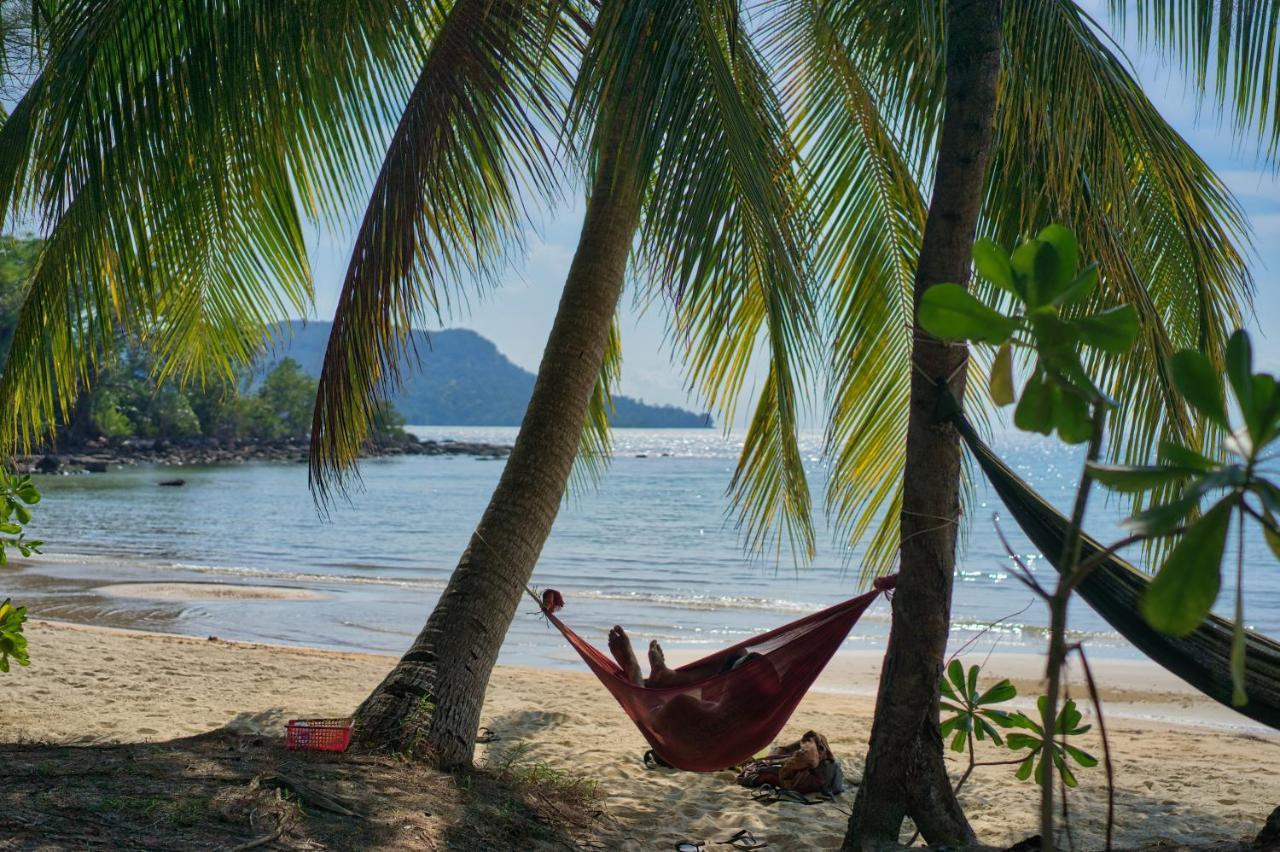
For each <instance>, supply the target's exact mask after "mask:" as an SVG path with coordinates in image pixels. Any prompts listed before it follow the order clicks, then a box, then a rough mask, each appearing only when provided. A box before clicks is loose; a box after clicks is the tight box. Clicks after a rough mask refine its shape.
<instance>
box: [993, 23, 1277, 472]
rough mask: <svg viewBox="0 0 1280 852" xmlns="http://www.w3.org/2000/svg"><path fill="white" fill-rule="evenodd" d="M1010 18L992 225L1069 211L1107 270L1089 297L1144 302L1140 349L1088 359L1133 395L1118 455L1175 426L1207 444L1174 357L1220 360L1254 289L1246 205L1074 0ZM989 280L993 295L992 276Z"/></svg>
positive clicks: (1020, 223) (1149, 444) (1023, 232)
mask: <svg viewBox="0 0 1280 852" xmlns="http://www.w3.org/2000/svg"><path fill="white" fill-rule="evenodd" d="M1007 27H1008V38H1007V43H1008V45H1009V52H1008V63H1007V66H1006V68H1007V71H1006V74H1005V76H1004V85H1003V87H1002V90H1001V102H1000V107H999V118H998V122H997V141H996V156H995V157H994V159H993V163H992V166H991V173H992V180H991V183H990V190H989V196H988V203H987V208H988V209H987V213H986V217H985V231H986V232H987V233H988V234H990V235H992V236H993V237H994V238H995V239H997V240H999V241H1002V242H1004V243H1006V244H1009V243H1012V242H1013V241H1014V240H1015V239H1016V238H1025V237H1026V236H1029V235H1030V234H1031V232H1033V231H1034V230H1035V229H1038V228H1039V227H1042V226H1043V225H1046V224H1048V223H1050V222H1062V223H1065V224H1067V225H1068V226H1069V227H1071V228H1073V229H1074V230H1075V231H1076V233H1077V236H1078V237H1079V239H1080V243H1081V251H1082V253H1083V255H1082V256H1084V257H1087V258H1091V259H1096V260H1097V261H1098V264H1099V268H1100V270H1101V272H1102V286H1101V287H1100V288H1099V290H1098V293H1097V295H1096V297H1095V299H1094V301H1093V303H1092V304H1089V305H1084V306H1082V307H1081V310H1082V311H1090V312H1091V311H1096V310H1098V309H1100V308H1103V307H1107V306H1111V305H1114V304H1117V303H1120V302H1128V303H1130V304H1132V305H1134V306H1135V307H1136V308H1137V310H1138V313H1139V316H1140V317H1141V320H1142V322H1141V332H1140V337H1139V342H1138V344H1137V345H1136V346H1135V347H1134V349H1133V350H1132V351H1131V352H1129V353H1128V354H1126V355H1124V356H1098V357H1096V358H1095V359H1094V361H1093V362H1092V363H1091V364H1090V365H1089V366H1090V368H1091V370H1092V372H1093V374H1094V376H1095V377H1096V380H1097V381H1098V383H1099V385H1100V386H1101V387H1103V388H1104V389H1106V390H1108V391H1109V392H1110V393H1111V394H1112V395H1113V396H1115V397H1116V398H1117V399H1119V400H1122V401H1123V405H1122V406H1121V407H1120V408H1119V409H1118V410H1117V411H1116V412H1115V414H1114V415H1113V416H1112V417H1111V419H1110V424H1111V430H1110V435H1109V441H1108V448H1107V451H1108V453H1109V455H1110V456H1111V457H1113V458H1116V459H1120V460H1124V461H1127V462H1130V463H1140V462H1141V461H1144V460H1147V459H1149V458H1151V456H1152V454H1153V453H1154V451H1155V448H1156V445H1157V443H1158V442H1159V440H1161V439H1167V438H1173V439H1178V440H1181V441H1184V442H1191V443H1192V444H1198V445H1202V446H1204V447H1205V448H1206V449H1208V448H1209V446H1210V445H1209V444H1208V443H1207V442H1208V439H1209V437H1210V436H1209V435H1207V434H1205V432H1204V429H1203V425H1202V424H1199V423H1197V422H1196V421H1195V420H1194V419H1193V418H1192V416H1191V414H1190V412H1188V410H1187V409H1186V406H1185V403H1184V402H1183V401H1182V399H1181V397H1180V396H1179V395H1178V394H1177V393H1176V391H1175V390H1174V389H1173V387H1172V385H1171V383H1170V382H1169V378H1168V375H1167V374H1166V371H1165V361H1166V359H1167V357H1168V356H1169V355H1170V354H1172V353H1173V352H1174V351H1175V350H1176V349H1178V348H1183V347H1188V346H1190V347H1194V348H1197V349H1200V350H1201V351H1203V352H1205V354H1207V355H1208V356H1209V357H1210V358H1211V359H1212V360H1213V361H1214V362H1215V363H1217V364H1222V359H1223V357H1224V353H1225V348H1226V341H1227V338H1228V336H1229V335H1230V333H1231V331H1232V330H1233V329H1234V328H1236V327H1237V326H1238V325H1239V323H1240V322H1241V320H1242V312H1241V306H1242V305H1246V304H1248V302H1249V300H1250V296H1251V292H1252V281H1251V278H1250V274H1249V271H1248V268H1247V266H1246V264H1245V262H1244V260H1243V258H1242V251H1243V249H1242V246H1244V245H1247V243H1248V239H1249V237H1248V227H1247V224H1246V222H1245V219H1244V216H1243V214H1242V212H1241V210H1240V208H1239V207H1238V205H1237V204H1236V202H1235V200H1234V199H1233V198H1232V196H1231V194H1230V192H1229V191H1228V190H1227V189H1226V187H1225V186H1224V185H1223V184H1222V182H1221V181H1220V180H1219V179H1218V178H1217V176H1216V175H1214V173H1213V171H1212V170H1211V169H1210V168H1209V166H1208V165H1207V164H1206V163H1205V162H1204V161H1203V160H1202V159H1201V158H1200V156H1199V155H1198V154H1196V152H1195V151H1194V150H1193V149H1192V148H1191V147H1190V146H1189V145H1188V144H1187V143H1186V142H1185V141H1184V140H1183V139H1182V138H1181V137H1180V136H1179V135H1178V133H1177V132H1176V131H1175V130H1174V129H1173V128H1172V127H1171V126H1169V124H1168V123H1167V122H1166V121H1165V120H1164V119H1163V118H1162V117H1161V116H1160V114H1159V112H1158V111H1157V110H1156V108H1155V107H1154V105H1153V104H1152V103H1151V102H1150V100H1149V99H1148V98H1147V96H1146V94H1145V93H1144V92H1143V91H1142V88H1141V86H1140V85H1139V84H1138V82H1137V80H1136V79H1135V78H1134V76H1133V74H1132V73H1131V72H1130V70H1129V68H1128V66H1127V64H1126V63H1125V61H1124V60H1123V59H1122V58H1121V55H1120V54H1119V49H1118V47H1116V46H1115V45H1114V44H1112V43H1109V42H1107V41H1105V40H1104V38H1103V37H1102V36H1101V35H1100V34H1099V31H1098V29H1097V28H1096V27H1095V26H1093V25H1092V22H1090V21H1089V19H1088V18H1087V17H1086V16H1085V15H1084V14H1083V13H1082V12H1081V10H1080V9H1079V7H1078V6H1077V5H1076V4H1075V3H1073V2H1070V1H1069V0H1029V2H1026V3H1021V4H1017V5H1016V6H1015V7H1012V8H1011V9H1010V12H1009V15H1008V24H1007ZM979 286H980V287H982V289H983V290H984V292H985V294H986V295H987V296H988V297H989V298H991V299H995V298H996V294H997V293H998V291H997V290H996V289H995V288H994V287H990V286H989V285H981V284H980V285H979ZM1135 388H1142V389H1143V392H1142V393H1135V392H1134V389H1135Z"/></svg>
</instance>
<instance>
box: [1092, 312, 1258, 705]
mask: <svg viewBox="0 0 1280 852" xmlns="http://www.w3.org/2000/svg"><path fill="white" fill-rule="evenodd" d="M1169 371H1170V373H1171V374H1172V376H1173V381H1174V383H1175V384H1176V385H1177V387H1178V389H1179V391H1181V392H1182V394H1183V395H1184V396H1185V397H1186V398H1187V400H1188V401H1189V402H1190V403H1191V404H1192V405H1194V406H1195V407H1196V409H1197V410H1198V411H1199V412H1200V413H1201V415H1202V416H1203V417H1204V418H1205V419H1206V420H1208V421H1209V422H1211V423H1213V424H1215V425H1216V426H1217V427H1218V428H1219V429H1220V430H1221V431H1222V433H1223V434H1224V435H1226V436H1227V437H1226V439H1225V440H1224V441H1223V446H1222V452H1221V453H1220V454H1217V455H1216V456H1215V457H1210V456H1206V455H1202V454H1201V453H1199V452H1197V451H1196V450H1195V449H1193V448H1191V447H1187V446H1183V445H1181V444H1177V443H1173V442H1166V443H1163V444H1161V446H1160V453H1159V458H1158V459H1157V463H1156V464H1154V465H1141V466H1135V465H1101V464H1094V465H1091V466H1090V468H1089V473H1090V475H1091V476H1092V477H1093V478H1094V479H1096V480H1098V481H1099V482H1101V483H1102V484H1104V485H1106V486H1108V487H1110V488H1112V489H1114V490H1116V491H1119V492H1125V493H1128V492H1134V491H1153V490H1162V491H1163V492H1165V493H1168V494H1170V495H1171V496H1170V498H1169V499H1167V500H1166V501H1164V502H1161V503H1159V504H1158V505H1155V506H1152V507H1151V508H1149V509H1147V510H1146V511H1143V512H1139V513H1137V514H1135V515H1134V516H1133V517H1131V518H1130V519H1129V520H1128V521H1127V522H1126V525H1127V526H1128V527H1129V529H1130V530H1132V532H1133V533H1134V534H1135V536H1138V537H1176V538H1175V541H1176V543H1175V544H1174V545H1173V547H1172V549H1171V550H1170V552H1169V555H1168V557H1167V558H1166V559H1165V560H1164V561H1163V563H1162V564H1161V565H1160V570H1159V573H1157V574H1156V577H1155V580H1153V581H1152V583H1151V586H1150V588H1149V589H1148V590H1147V592H1146V594H1145V595H1144V597H1143V600H1142V613H1143V615H1144V616H1145V617H1146V619H1147V621H1148V623H1150V624H1151V626H1152V627H1155V628H1157V629H1158V630H1162V631H1164V632H1166V633H1171V634H1173V635H1176V636H1182V635H1185V634H1187V633H1189V632H1191V631H1192V630H1193V629H1195V628H1196V627H1197V626H1198V625H1199V624H1200V623H1201V622H1202V621H1203V620H1204V619H1205V617H1206V616H1207V615H1208V614H1209V610H1210V609H1211V608H1212V606H1213V604H1214V602H1215V601H1216V600H1217V599H1218V593H1219V592H1220V591H1221V588H1222V561H1223V558H1224V556H1225V554H1226V550H1227V541H1228V534H1229V532H1230V529H1231V526H1232V522H1233V521H1234V524H1235V529H1236V532H1237V541H1236V553H1235V557H1236V564H1235V575H1236V576H1235V596H1234V598H1235V604H1234V605H1235V630H1234V635H1233V641H1232V645H1231V669H1232V680H1233V682H1234V685H1235V695H1234V699H1233V700H1234V701H1235V703H1236V704H1244V703H1245V702H1246V701H1247V700H1248V696H1247V695H1246V694H1245V689H1244V673H1245V620H1244V599H1245V594H1244V579H1245V578H1244V564H1245V534H1244V533H1245V528H1246V527H1247V526H1248V525H1250V524H1253V523H1257V524H1258V525H1259V526H1261V528H1262V532H1263V537H1264V538H1265V540H1266V542H1267V545H1268V546H1269V547H1270V549H1271V551H1272V553H1273V554H1274V555H1275V556H1276V557H1277V558H1280V522H1278V521H1277V516H1280V484H1278V483H1277V482H1276V480H1275V478H1274V477H1273V476H1272V475H1271V473H1270V470H1269V468H1268V467H1267V462H1268V461H1270V460H1271V459H1272V458H1273V457H1274V451H1275V447H1276V445H1277V440H1278V439H1280V391H1278V390H1277V382H1276V378H1275V377H1274V376H1272V375H1270V374H1268V373H1255V372H1254V371H1253V348H1252V345H1251V344H1250V342H1249V336H1248V335H1247V334H1246V333H1245V332H1243V331H1237V332H1236V333H1235V334H1234V335H1232V337H1231V340H1230V342H1229V343H1228V345H1227V380H1228V381H1227V384H1228V385H1229V386H1230V388H1231V392H1232V396H1233V397H1234V399H1235V403H1236V409H1235V410H1237V411H1239V412H1240V416H1241V419H1242V420H1243V424H1242V425H1240V426H1239V427H1234V428H1233V426H1232V424H1231V422H1230V420H1229V419H1228V415H1227V411H1228V409H1227V405H1226V399H1225V394H1224V391H1223V381H1222V377H1221V376H1220V375H1219V373H1218V372H1217V371H1216V370H1214V368H1213V365H1212V364H1211V363H1210V362H1209V360H1208V359H1207V358H1205V357H1204V356H1203V355H1202V354H1201V353H1199V352H1197V351H1194V350H1186V351H1183V352H1179V353H1177V354H1176V355H1174V356H1173V358H1171V359H1170V361H1169ZM1206 500H1208V501H1211V502H1210V504H1209V505H1208V507H1207V508H1206V507H1205V506H1204V503H1205V501H1206Z"/></svg>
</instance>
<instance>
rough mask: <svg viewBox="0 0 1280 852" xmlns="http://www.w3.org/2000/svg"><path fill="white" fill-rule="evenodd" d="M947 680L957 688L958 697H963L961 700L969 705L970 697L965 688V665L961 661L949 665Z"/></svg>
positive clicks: (953, 661)
mask: <svg viewBox="0 0 1280 852" xmlns="http://www.w3.org/2000/svg"><path fill="white" fill-rule="evenodd" d="M947 679H948V680H950V681H951V683H952V685H953V686H954V687H955V691H956V695H957V696H963V697H962V698H960V700H961V701H963V702H964V703H968V695H967V693H966V692H965V688H964V665H963V664H962V663H961V662H960V661H959V660H952V661H951V662H950V663H949V664H948V665H947Z"/></svg>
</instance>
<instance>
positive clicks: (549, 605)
mask: <svg viewBox="0 0 1280 852" xmlns="http://www.w3.org/2000/svg"><path fill="white" fill-rule="evenodd" d="M558 609H564V595H562V594H560V593H559V592H557V591H556V590H555V589H546V590H544V591H543V592H542V610H543V612H548V613H551V612H555V611H556V610H558Z"/></svg>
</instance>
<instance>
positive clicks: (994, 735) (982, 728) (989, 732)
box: [974, 716, 1004, 746]
mask: <svg viewBox="0 0 1280 852" xmlns="http://www.w3.org/2000/svg"><path fill="white" fill-rule="evenodd" d="M974 721H976V722H977V723H978V727H977V731H978V738H979V739H981V738H982V736H983V735H984V734H985V735H986V736H988V737H991V739H992V741H993V742H994V743H995V744H996V745H999V746H1002V745H1004V739H1003V738H1002V737H1001V736H1000V732H999V731H997V730H996V729H995V728H993V727H992V726H991V725H990V723H988V722H987V720H986V719H983V718H982V717H981V716H975V717H974Z"/></svg>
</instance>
